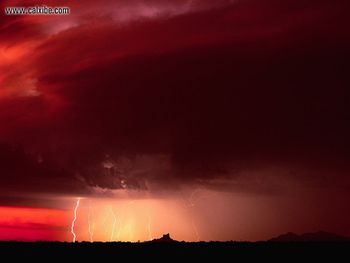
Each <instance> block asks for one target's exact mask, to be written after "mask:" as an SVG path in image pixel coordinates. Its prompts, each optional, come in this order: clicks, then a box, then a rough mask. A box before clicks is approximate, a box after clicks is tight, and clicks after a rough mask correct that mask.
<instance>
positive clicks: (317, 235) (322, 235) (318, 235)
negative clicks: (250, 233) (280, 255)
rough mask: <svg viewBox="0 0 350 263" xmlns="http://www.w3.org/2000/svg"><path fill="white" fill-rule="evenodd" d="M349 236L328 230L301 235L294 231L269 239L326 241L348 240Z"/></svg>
mask: <svg viewBox="0 0 350 263" xmlns="http://www.w3.org/2000/svg"><path fill="white" fill-rule="evenodd" d="M349 240H350V238H348V237H344V236H340V235H337V234H333V233H328V232H323V231H319V232H314V233H305V234H301V235H297V234H295V233H291V232H289V233H286V234H283V235H280V236H278V237H275V238H272V239H270V240H269V241H273V242H311V241H313V242H315V241H316V242H326V241H328V242H329V241H349Z"/></svg>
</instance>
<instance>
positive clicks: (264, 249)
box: [0, 241, 350, 262]
mask: <svg viewBox="0 0 350 263" xmlns="http://www.w3.org/2000/svg"><path fill="white" fill-rule="evenodd" d="M349 252H350V242H348V241H344V242H256V243H248V242H247V243H246V242H205V243H204V242H199V243H185V242H171V243H152V242H149V243H84V242H83V243H59V242H57V243H56V242H37V243H23V242H0V253H1V255H2V256H10V258H11V259H15V258H22V259H24V260H29V259H33V258H45V257H47V259H50V261H52V259H55V260H56V259H62V260H65V261H66V260H67V262H71V261H69V260H71V259H75V260H79V259H81V258H82V259H85V258H88V259H94V260H95V259H96V260H98V261H99V262H101V261H103V260H107V259H110V260H113V262H114V261H115V262H117V261H118V259H119V260H120V259H121V258H123V259H125V258H127V259H140V260H143V261H145V260H147V262H148V261H149V260H150V261H158V260H159V261H162V262H172V261H173V260H174V259H177V260H186V262H187V261H188V260H192V259H195V262H198V261H199V260H200V261H204V260H205V259H208V258H213V259H215V260H227V259H231V260H235V259H247V260H249V259H259V260H262V259H276V260H278V261H281V262H284V261H286V260H287V261H288V260H291V259H292V260H293V259H295V260H297V259H300V260H302V259H307V258H309V257H311V258H312V259H313V260H314V259H315V258H320V259H331V260H334V259H341V258H343V259H344V260H345V261H344V262H348V260H347V259H348V258H349Z"/></svg>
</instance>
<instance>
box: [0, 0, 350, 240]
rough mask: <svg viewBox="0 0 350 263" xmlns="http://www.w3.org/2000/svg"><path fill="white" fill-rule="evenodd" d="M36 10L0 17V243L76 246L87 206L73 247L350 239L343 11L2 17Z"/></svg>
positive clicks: (242, 8)
mask: <svg viewBox="0 0 350 263" xmlns="http://www.w3.org/2000/svg"><path fill="white" fill-rule="evenodd" d="M41 4H45V5H47V6H68V7H70V9H71V14H70V15H67V16H5V14H4V12H1V15H0V176H1V185H0V207H1V208H0V228H1V231H0V239H1V240H9V239H11V240H38V239H43V240H56V239H57V240H71V239H72V233H71V229H70V228H71V222H72V219H73V209H74V206H75V204H76V200H77V198H79V197H80V198H82V199H81V207H80V209H79V211H80V212H79V215H80V216H79V217H78V219H77V221H76V222H77V225H76V232H77V233H76V234H77V236H78V240H90V239H91V235H90V234H91V231H92V230H91V227H92V225H91V222H95V239H96V240H106V241H108V240H119V239H120V240H133V241H137V240H139V239H140V240H146V239H148V238H150V236H152V237H153V236H159V235H161V234H163V232H164V233H165V232H171V234H172V235H173V236H175V237H176V238H178V239H184V240H197V239H204V240H231V239H237V240H258V239H267V238H270V237H272V236H274V235H278V234H281V233H283V232H288V231H295V232H298V233H300V232H308V231H318V230H325V231H331V232H336V233H338V234H343V235H349V236H350V226H349V222H350V213H349V211H348V203H349V201H350V200H349V199H350V194H349V190H350V179H349V165H348V163H349V156H350V153H349V149H350V143H349V136H348V134H349V132H350V130H349V128H350V126H349V117H350V116H349V112H350V111H349V105H348V103H347V97H348V87H349V84H350V83H349V78H348V72H347V68H349V65H348V61H349V55H350V53H349V51H350V50H349V46H350V45H349V44H350V37H349V34H348V28H349V25H350V21H349V18H348V14H347V8H348V7H349V3H348V1H345V0H309V1H302V0H285V1H277V0H231V1H229V0H227V1H225V0H220V1H209V0H192V1H190V0H178V1H176V0H173V1H172V0H152V1H141V0H132V1H131V0H128V1H126V0H125V1H124V0H118V1H109V0H104V1H97V2H96V1H79V2H78V1H15V0H13V1H12V0H8V1H7V0H5V1H1V4H0V7H1V9H2V10H3V9H4V8H5V7H7V6H31V5H41ZM92 211H95V212H92ZM213 215H215V216H213ZM89 218H90V219H89ZM116 218H117V219H116ZM89 220H90V221H89ZM89 223H90V228H89ZM89 229H90V230H89ZM150 229H151V230H150ZM118 231H119V232H118ZM150 232H152V234H150ZM118 233H119V234H118Z"/></svg>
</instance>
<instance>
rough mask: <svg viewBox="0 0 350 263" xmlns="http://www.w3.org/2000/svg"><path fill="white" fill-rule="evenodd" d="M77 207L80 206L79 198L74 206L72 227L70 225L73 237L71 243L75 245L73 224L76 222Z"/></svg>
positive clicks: (75, 236)
mask: <svg viewBox="0 0 350 263" xmlns="http://www.w3.org/2000/svg"><path fill="white" fill-rule="evenodd" d="M79 205H80V198H78V199H77V202H76V204H75V207H74V218H73V221H72V225H71V233H72V235H73V243H75V240H76V238H77V235H76V234H75V232H74V226H75V222H76V221H77V212H78V208H79Z"/></svg>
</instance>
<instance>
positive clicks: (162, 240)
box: [150, 234, 178, 243]
mask: <svg viewBox="0 0 350 263" xmlns="http://www.w3.org/2000/svg"><path fill="white" fill-rule="evenodd" d="M150 242H153V243H171V242H178V241H176V240H174V239H172V238H171V237H170V234H164V235H163V236H162V237H161V238H156V239H153V240H152V241H150Z"/></svg>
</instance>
